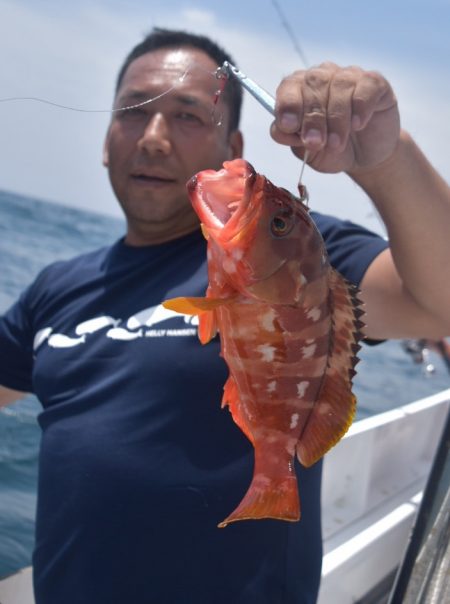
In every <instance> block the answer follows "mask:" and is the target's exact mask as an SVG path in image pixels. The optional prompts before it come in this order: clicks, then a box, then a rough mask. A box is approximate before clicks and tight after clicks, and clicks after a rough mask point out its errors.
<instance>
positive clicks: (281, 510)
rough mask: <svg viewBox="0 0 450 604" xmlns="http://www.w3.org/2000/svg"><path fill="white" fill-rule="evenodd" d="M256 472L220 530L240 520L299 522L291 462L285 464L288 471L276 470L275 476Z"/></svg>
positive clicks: (256, 464)
mask: <svg viewBox="0 0 450 604" xmlns="http://www.w3.org/2000/svg"><path fill="white" fill-rule="evenodd" d="M258 465H259V464H258V460H256V463H255V472H254V474H253V479H252V482H251V484H250V487H249V489H248V491H247V493H246V494H245V495H244V498H243V499H242V501H241V502H240V504H239V505H238V506H237V508H236V509H235V510H234V511H233V512H232V513H231V514H230V515H229V516H228V517H227V518H225V520H223V521H222V522H221V523H220V524H219V525H218V526H219V528H224V527H225V526H227V524H229V523H230V522H235V521H237V520H260V519H262V518H274V519H276V520H288V521H291V522H295V521H297V520H299V519H300V498H299V495H298V483H297V477H296V474H295V471H294V470H293V469H292V465H293V464H292V461H289V460H286V463H285V471H284V472H282V473H280V471H279V469H278V471H277V470H275V471H274V472H273V476H268V475H267V474H266V473H264V472H263V471H262V469H261V470H260V469H258Z"/></svg>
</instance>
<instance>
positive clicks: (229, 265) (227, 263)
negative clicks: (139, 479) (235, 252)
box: [222, 258, 236, 273]
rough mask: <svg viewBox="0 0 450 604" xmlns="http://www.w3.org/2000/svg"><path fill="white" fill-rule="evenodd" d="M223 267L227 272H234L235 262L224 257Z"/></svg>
mask: <svg viewBox="0 0 450 604" xmlns="http://www.w3.org/2000/svg"><path fill="white" fill-rule="evenodd" d="M222 266H223V269H224V270H225V271H226V272H227V273H235V272H236V262H235V261H234V260H232V259H231V258H224V260H223V262H222Z"/></svg>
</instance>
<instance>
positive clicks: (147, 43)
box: [116, 27, 242, 131]
mask: <svg viewBox="0 0 450 604" xmlns="http://www.w3.org/2000/svg"><path fill="white" fill-rule="evenodd" d="M183 47H191V48H197V49H198V50H202V51H203V52H204V53H205V54H206V55H208V56H209V57H210V58H211V59H212V60H213V61H215V63H216V64H217V66H218V67H220V66H221V65H222V64H223V62H224V61H228V62H229V63H231V64H233V65H236V63H235V62H234V60H233V59H232V57H231V56H230V55H229V54H228V53H227V52H225V50H223V48H221V47H220V46H219V45H218V44H216V43H215V42H213V41H212V40H211V39H210V38H208V37H207V36H201V35H198V34H192V33H189V32H186V31H181V30H180V31H178V30H173V29H163V28H160V27H154V28H153V30H152V31H151V32H150V33H149V34H147V35H146V36H145V38H144V39H143V40H142V42H140V43H139V44H137V45H136V46H135V47H134V48H133V49H132V50H131V51H130V53H129V54H128V55H127V57H126V59H125V61H124V62H123V65H122V67H121V68H120V71H119V74H118V76H117V82H116V93H117V91H118V89H119V87H120V85H121V83H122V80H123V77H124V75H125V72H126V70H127V69H128V67H129V65H130V63H132V62H133V61H134V60H135V59H137V58H138V57H140V56H142V55H144V54H146V53H147V52H152V51H154V50H159V49H160V48H183ZM223 97H224V100H225V101H226V103H227V104H228V106H229V108H230V126H229V127H230V131H232V130H237V129H238V128H239V121H240V117H241V107H242V88H241V85H240V84H239V82H238V81H237V80H236V79H235V78H230V79H229V80H228V82H227V84H226V86H225V89H224V92H223Z"/></svg>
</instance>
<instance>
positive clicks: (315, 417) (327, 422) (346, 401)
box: [297, 269, 364, 467]
mask: <svg viewBox="0 0 450 604" xmlns="http://www.w3.org/2000/svg"><path fill="white" fill-rule="evenodd" d="M330 288H331V289H330V308H331V313H332V322H333V331H332V334H331V337H330V351H329V355H328V367H327V369H326V371H325V376H324V380H323V385H322V389H321V391H320V395H319V398H318V400H317V401H316V403H315V405H314V408H313V410H312V412H311V414H310V416H309V418H308V421H307V422H306V425H305V428H304V430H303V433H302V434H301V436H300V438H299V442H298V443H297V457H298V459H299V461H300V463H302V464H303V465H304V466H306V467H308V466H311V465H312V464H314V463H315V462H316V461H318V460H319V459H320V458H321V457H322V456H323V455H325V453H326V452H327V451H328V450H329V449H331V447H333V446H334V445H335V444H336V443H337V442H338V441H339V440H340V439H341V438H342V437H343V436H344V434H345V433H346V432H347V430H348V429H349V427H350V425H351V424H352V421H353V419H354V416H355V412H356V397H355V396H354V395H353V394H352V379H353V376H354V375H355V373H356V371H355V365H356V363H357V362H358V360H359V359H358V358H357V356H356V353H357V352H358V350H359V349H360V348H361V347H360V345H359V344H358V342H359V340H361V338H362V333H361V327H362V326H363V323H362V321H361V320H360V317H361V316H362V315H363V314H364V312H363V311H362V309H361V301H360V300H358V298H357V289H356V288H355V286H354V285H352V284H350V283H348V282H347V281H346V280H345V279H344V278H343V277H342V276H341V275H340V274H339V273H337V272H336V271H335V270H333V269H331V274H330Z"/></svg>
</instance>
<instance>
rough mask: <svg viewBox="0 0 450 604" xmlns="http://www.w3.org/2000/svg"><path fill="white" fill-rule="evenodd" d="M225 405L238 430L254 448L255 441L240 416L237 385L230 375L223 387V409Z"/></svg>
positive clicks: (240, 409)
mask: <svg viewBox="0 0 450 604" xmlns="http://www.w3.org/2000/svg"><path fill="white" fill-rule="evenodd" d="M225 405H228V408H229V409H230V413H231V415H232V417H233V421H234V423H235V424H236V425H237V426H239V428H240V429H241V430H242V432H243V433H244V434H245V436H246V437H247V438H248V439H249V441H250V442H251V443H252V444H253V446H254V445H255V439H254V438H253V435H252V433H251V432H250V430H249V428H248V426H247V423H246V421H245V418H244V416H243V414H242V405H241V401H240V400H239V393H238V389H237V385H236V382H235V380H234V378H233V376H232V375H229V376H228V379H227V381H226V382H225V385H224V387H223V397H222V407H225Z"/></svg>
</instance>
